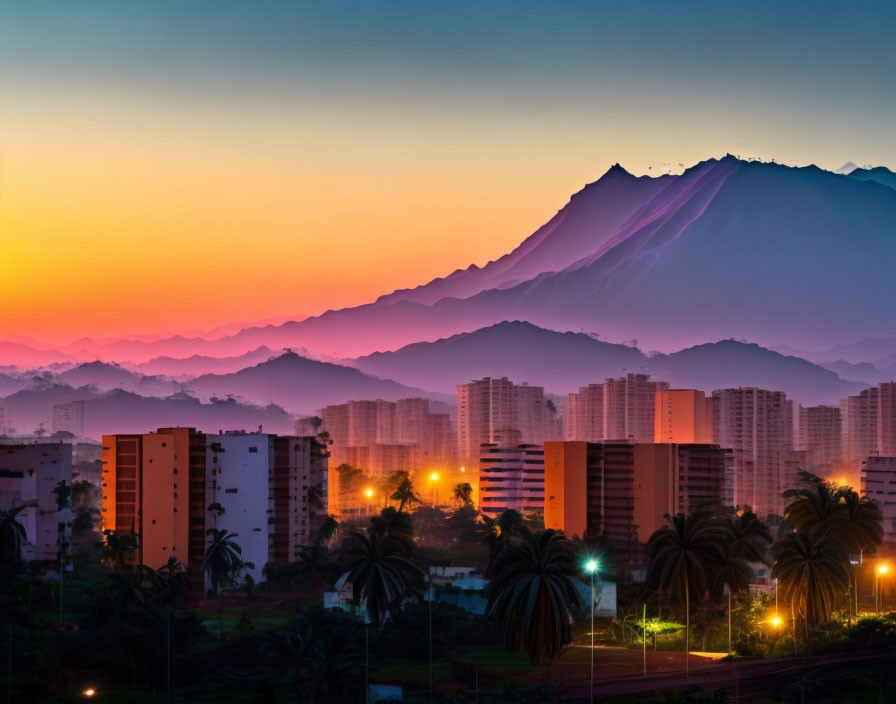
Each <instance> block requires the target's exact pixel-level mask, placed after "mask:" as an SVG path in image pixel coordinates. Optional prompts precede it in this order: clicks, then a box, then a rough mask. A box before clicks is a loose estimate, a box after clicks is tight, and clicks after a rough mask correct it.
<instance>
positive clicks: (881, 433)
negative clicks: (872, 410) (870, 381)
mask: <svg viewBox="0 0 896 704" xmlns="http://www.w3.org/2000/svg"><path fill="white" fill-rule="evenodd" d="M877 404H878V405H877V451H878V452H879V453H880V454H881V455H882V456H884V457H896V382H894V381H888V382H885V383H882V384H878V385H877Z"/></svg>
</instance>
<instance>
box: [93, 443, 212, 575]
mask: <svg viewBox="0 0 896 704" xmlns="http://www.w3.org/2000/svg"><path fill="white" fill-rule="evenodd" d="M102 453H103V454H102V462H103V509H102V512H103V529H104V530H106V529H110V530H114V531H116V532H117V533H120V534H121V533H130V532H134V533H136V534H138V535H139V536H140V540H139V548H138V550H137V554H136V555H135V559H136V561H137V562H138V563H140V564H145V565H149V566H150V567H152V568H154V569H155V568H158V567H160V566H162V565H164V564H165V563H166V562H167V561H168V558H169V557H171V556H174V557H176V558H177V559H179V560H180V561H181V562H183V563H185V564H186V565H187V566H188V568H190V571H191V575H192V577H193V578H194V580H195V579H196V576H197V575H198V574H201V571H202V562H203V559H204V557H205V510H206V501H205V500H206V496H205V481H206V477H205V474H206V470H205V467H206V462H205V435H204V434H202V433H198V432H196V430H195V429H193V428H159V430H158V431H157V432H155V433H146V434H144V435H105V436H103V450H102Z"/></svg>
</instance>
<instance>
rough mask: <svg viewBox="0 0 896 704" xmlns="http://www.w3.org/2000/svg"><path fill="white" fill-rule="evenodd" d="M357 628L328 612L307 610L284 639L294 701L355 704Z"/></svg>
mask: <svg viewBox="0 0 896 704" xmlns="http://www.w3.org/2000/svg"><path fill="white" fill-rule="evenodd" d="M359 635H360V628H359V625H358V624H357V622H354V623H353V622H351V621H349V620H348V619H346V618H344V617H340V616H338V615H336V614H334V613H333V612H331V611H324V610H323V609H322V608H320V607H317V608H314V609H307V610H306V611H305V612H304V613H303V614H302V616H301V617H300V618H299V621H298V623H297V624H296V628H295V631H294V635H293V634H290V635H289V636H287V638H286V643H287V646H288V649H289V652H290V656H291V660H292V664H293V671H294V674H295V678H294V679H295V687H296V700H297V701H300V702H308V704H331V703H333V704H336V703H338V702H357V701H358V700H359V698H362V697H361V691H362V690H363V679H362V678H361V676H360V670H361V668H359V667H358V664H359V660H360V652H359V650H360V638H359Z"/></svg>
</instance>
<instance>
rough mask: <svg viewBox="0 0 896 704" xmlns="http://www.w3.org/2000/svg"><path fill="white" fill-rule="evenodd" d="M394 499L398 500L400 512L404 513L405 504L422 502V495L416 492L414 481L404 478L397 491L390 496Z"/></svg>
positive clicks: (411, 504) (410, 504)
mask: <svg viewBox="0 0 896 704" xmlns="http://www.w3.org/2000/svg"><path fill="white" fill-rule="evenodd" d="M389 498H390V499H391V500H392V501H398V502H399V504H398V512H399V513H403V512H404V509H405V506H413V505H414V504H419V503H421V500H420V497H419V496H417V494H416V493H415V492H414V483H413V482H412V481H411V480H410V479H408V478H405V479H402V481H401V484H399V485H398V488H397V489H396V490H395V493H394V494H392V495H391V496H390V497H389Z"/></svg>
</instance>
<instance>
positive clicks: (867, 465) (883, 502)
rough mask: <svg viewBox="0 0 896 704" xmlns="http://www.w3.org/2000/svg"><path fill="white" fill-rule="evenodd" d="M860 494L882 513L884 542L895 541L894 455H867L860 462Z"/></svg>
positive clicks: (895, 470) (895, 479)
mask: <svg viewBox="0 0 896 704" xmlns="http://www.w3.org/2000/svg"><path fill="white" fill-rule="evenodd" d="M862 494H864V495H865V496H867V497H868V498H869V499H873V500H874V501H876V502H877V505H878V507H879V508H880V512H881V513H882V514H883V523H882V525H883V529H884V542H885V543H896V457H868V458H867V459H866V460H865V461H864V462H862Z"/></svg>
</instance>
